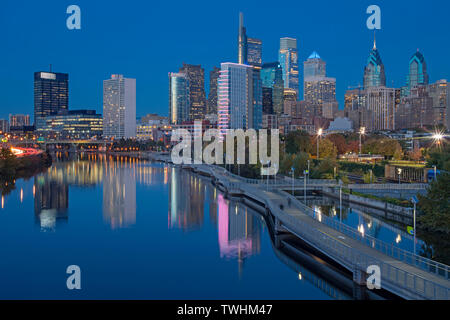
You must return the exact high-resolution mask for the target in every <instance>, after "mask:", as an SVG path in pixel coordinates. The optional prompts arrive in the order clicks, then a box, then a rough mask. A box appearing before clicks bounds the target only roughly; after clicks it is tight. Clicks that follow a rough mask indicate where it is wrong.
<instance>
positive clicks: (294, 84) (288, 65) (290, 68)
mask: <svg viewBox="0 0 450 320" xmlns="http://www.w3.org/2000/svg"><path fill="white" fill-rule="evenodd" d="M278 61H280V64H281V68H282V70H283V80H284V87H285V88H290V89H294V90H295V91H296V92H297V97H298V90H299V89H298V84H299V74H298V72H299V71H298V51H297V39H294V38H281V39H280V51H279V53H278Z"/></svg>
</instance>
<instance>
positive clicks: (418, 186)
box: [347, 183, 429, 190]
mask: <svg viewBox="0 0 450 320" xmlns="http://www.w3.org/2000/svg"><path fill="white" fill-rule="evenodd" d="M428 187H429V185H428V184H426V183H403V184H396V183H386V184H349V185H348V186H347V188H349V189H353V188H354V189H384V190H398V189H401V190H426V189H427V188H428Z"/></svg>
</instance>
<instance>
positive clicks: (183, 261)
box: [0, 154, 411, 299]
mask: <svg viewBox="0 0 450 320" xmlns="http://www.w3.org/2000/svg"><path fill="white" fill-rule="evenodd" d="M320 208H321V209H320V210H328V211H327V213H326V214H330V212H331V213H332V212H335V211H336V208H335V207H333V205H332V204H331V205H330V206H326V207H324V206H323V204H322V205H321V207H320ZM345 210H346V212H347V210H348V208H347V209H345ZM357 216H358V217H360V215H357ZM355 219H357V218H356V216H355V214H354V213H348V212H347V213H346V215H345V219H344V220H346V221H349V223H350V224H353V223H354V222H353V221H354V220H355ZM358 219H360V220H358V223H365V224H371V225H373V228H374V231H373V232H371V231H370V228H369V229H368V232H370V233H371V234H372V235H375V234H377V233H378V234H381V236H382V237H388V238H389V239H390V237H395V236H396V234H395V232H396V231H395V230H394V231H392V230H391V229H390V228H388V227H385V226H383V224H382V223H380V222H378V220H371V219H366V220H363V221H361V218H358ZM380 230H381V231H380ZM384 230H386V232H384ZM400 237H401V240H400V242H401V241H403V242H404V243H405V248H407V249H409V248H410V247H411V242H410V239H409V238H408V236H407V235H404V234H401V236H400ZM391 240H393V241H394V240H395V239H391ZM397 240H398V239H397ZM0 241H1V243H2V246H1V247H0V299H352V298H353V295H352V293H351V288H350V289H348V288H347V289H345V288H344V287H345V286H344V285H342V286H341V285H339V284H336V283H335V281H332V280H331V279H329V278H327V276H324V275H323V274H322V273H320V272H317V271H316V270H314V269H316V268H315V267H314V266H313V267H311V266H309V267H308V266H307V263H306V264H302V262H301V261H300V262H299V260H298V259H297V260H296V259H292V256H289V255H285V253H283V252H281V251H279V250H278V249H276V248H275V246H274V244H273V234H272V233H271V232H270V230H269V229H268V227H267V226H266V223H265V221H264V219H263V217H262V216H261V215H260V214H259V213H257V212H255V211H253V210H252V209H250V208H248V207H246V206H244V205H243V204H241V203H240V202H236V201H232V200H228V199H226V198H225V197H224V195H223V194H222V193H221V192H219V191H218V190H217V189H216V188H215V187H214V186H213V185H212V183H211V182H210V180H209V179H208V178H204V177H200V176H197V175H195V174H192V173H190V172H187V171H185V170H182V169H179V168H176V167H172V166H168V165H164V164H161V163H155V162H150V161H146V160H139V159H136V158H130V157H110V156H104V155H96V154H79V155H76V156H73V155H72V156H71V157H65V156H59V157H56V158H55V159H54V163H53V165H52V166H51V167H50V168H49V169H48V170H47V171H46V172H44V173H41V174H38V175H36V176H34V177H32V178H31V179H28V180H23V179H21V180H18V181H16V188H15V189H14V190H13V191H12V192H10V193H9V194H6V195H3V196H2V199H1V208H0ZM316 260H317V259H316ZM322 264H323V265H325V267H327V266H326V263H322ZM70 265H77V266H79V267H80V269H81V290H68V289H67V286H66V280H67V278H68V277H69V275H68V274H67V273H66V268H67V267H68V266H70Z"/></svg>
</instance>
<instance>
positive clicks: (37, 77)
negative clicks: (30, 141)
mask: <svg viewBox="0 0 450 320" xmlns="http://www.w3.org/2000/svg"><path fill="white" fill-rule="evenodd" d="M68 108H69V75H68V74H67V73H55V72H41V71H39V72H35V73H34V123H35V126H36V129H39V128H42V127H43V126H44V125H45V117H47V116H51V115H55V114H58V113H59V112H61V111H64V110H68Z"/></svg>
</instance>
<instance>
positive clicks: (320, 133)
mask: <svg viewBox="0 0 450 320" xmlns="http://www.w3.org/2000/svg"><path fill="white" fill-rule="evenodd" d="M322 133H323V129H322V128H320V129H319V131H317V160H318V159H319V140H320V136H321V135H322Z"/></svg>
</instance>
